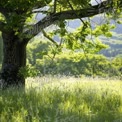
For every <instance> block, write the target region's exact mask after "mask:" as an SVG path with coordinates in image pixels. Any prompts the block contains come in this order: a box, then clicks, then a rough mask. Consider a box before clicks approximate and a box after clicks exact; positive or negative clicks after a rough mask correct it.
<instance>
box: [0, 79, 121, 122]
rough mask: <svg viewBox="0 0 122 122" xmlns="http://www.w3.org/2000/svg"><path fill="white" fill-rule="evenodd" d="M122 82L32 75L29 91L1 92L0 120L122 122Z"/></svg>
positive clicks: (25, 121)
mask: <svg viewBox="0 0 122 122" xmlns="http://www.w3.org/2000/svg"><path fill="white" fill-rule="evenodd" d="M121 121H122V82H121V81H117V80H109V79H92V78H84V79H80V78H73V77H42V78H35V79H33V78H29V79H27V82H26V90H25V91H23V90H21V89H8V90H6V91H1V95H0V122H121Z"/></svg>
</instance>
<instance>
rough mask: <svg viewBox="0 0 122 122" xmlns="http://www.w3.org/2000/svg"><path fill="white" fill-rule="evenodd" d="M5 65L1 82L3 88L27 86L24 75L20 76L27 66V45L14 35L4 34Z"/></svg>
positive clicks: (3, 64)
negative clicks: (20, 72)
mask: <svg viewBox="0 0 122 122" xmlns="http://www.w3.org/2000/svg"><path fill="white" fill-rule="evenodd" d="M2 37H3V63H2V72H1V75H0V79H1V80H0V81H1V86H2V88H8V87H20V86H22V87H23V86H25V79H24V76H23V75H20V74H19V70H20V68H21V67H25V66H26V45H27V43H26V42H25V41H20V40H19V38H18V37H17V36H16V35H14V34H13V33H11V34H10V33H9V34H5V33H3V34H2Z"/></svg>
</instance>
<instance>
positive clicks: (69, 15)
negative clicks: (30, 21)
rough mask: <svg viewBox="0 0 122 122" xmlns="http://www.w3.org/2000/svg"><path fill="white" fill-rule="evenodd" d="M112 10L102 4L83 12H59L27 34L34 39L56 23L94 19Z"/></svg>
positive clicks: (33, 27)
mask: <svg viewBox="0 0 122 122" xmlns="http://www.w3.org/2000/svg"><path fill="white" fill-rule="evenodd" d="M111 9H112V8H111V7H110V6H108V5H107V4H105V2H102V3H101V4H99V5H95V6H91V7H89V8H85V9H81V10H75V11H73V10H68V11H63V12H59V13H56V14H51V15H49V16H46V17H45V18H43V19H42V20H40V21H39V22H37V23H36V24H35V25H32V28H31V29H30V30H27V31H26V32H25V34H30V35H32V36H31V38H32V37H34V36H35V35H37V34H38V33H39V32H40V31H41V30H42V29H44V28H46V27H48V26H50V25H51V24H55V23H56V22H58V21H60V20H66V19H78V18H85V17H92V16H94V15H97V14H101V13H105V12H107V11H109V10H111Z"/></svg>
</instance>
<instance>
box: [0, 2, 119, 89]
mask: <svg viewBox="0 0 122 122" xmlns="http://www.w3.org/2000/svg"><path fill="white" fill-rule="evenodd" d="M89 2H90V0H0V31H1V32H2V38H3V63H2V72H1V75H0V79H1V84H2V85H3V87H4V88H6V87H9V86H20V85H22V86H24V85H25V79H24V77H23V76H22V75H18V73H19V70H20V68H21V67H25V66H26V46H27V44H28V42H29V40H31V39H32V38H33V37H34V36H36V35H37V34H38V33H40V32H41V31H42V32H43V34H44V35H45V36H46V37H47V38H48V39H49V40H50V41H52V42H53V43H54V44H56V45H57V46H58V44H57V43H56V42H55V41H54V40H53V39H51V38H50V37H49V36H48V35H47V34H46V33H45V31H44V30H43V29H44V28H46V27H48V26H49V25H51V24H55V23H56V22H62V21H64V20H67V19H77V18H79V19H80V20H81V21H82V22H83V24H84V25H85V23H84V21H83V20H82V18H85V17H92V16H94V15H97V14H100V13H104V12H108V11H111V10H112V9H113V5H116V4H115V3H113V2H112V1H111V0H107V1H104V2H101V3H99V4H97V5H94V6H92V5H90V4H89ZM115 2H116V3H117V2H119V1H117V0H116V1H115ZM119 5H121V4H119ZM34 13H43V14H45V15H46V16H45V17H44V18H43V19H42V20H40V21H39V22H37V23H33V24H32V25H31V24H30V23H28V22H27V19H28V18H29V17H31V16H32V15H33V14H34ZM85 26H86V25H85ZM63 27H64V26H63Z"/></svg>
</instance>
